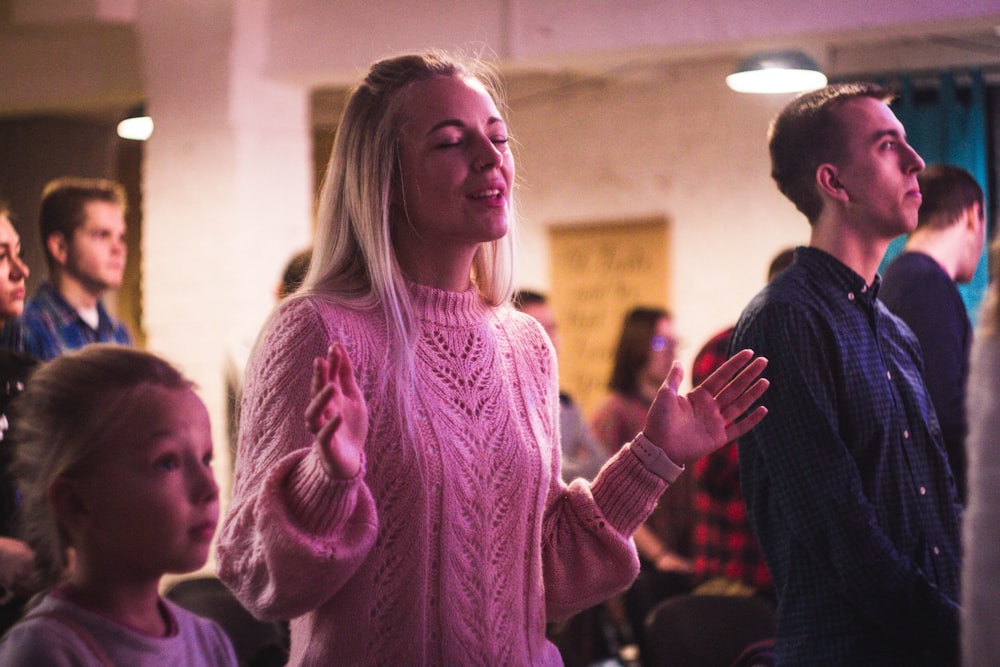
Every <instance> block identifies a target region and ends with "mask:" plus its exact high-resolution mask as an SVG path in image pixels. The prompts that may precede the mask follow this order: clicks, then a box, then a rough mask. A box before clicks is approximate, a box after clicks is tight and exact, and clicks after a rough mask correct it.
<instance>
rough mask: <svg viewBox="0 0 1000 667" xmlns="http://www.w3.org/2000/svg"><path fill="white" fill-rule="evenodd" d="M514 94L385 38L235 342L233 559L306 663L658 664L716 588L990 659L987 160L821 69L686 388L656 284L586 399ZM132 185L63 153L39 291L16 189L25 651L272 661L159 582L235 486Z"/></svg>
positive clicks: (19, 610)
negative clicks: (799, 231)
mask: <svg viewBox="0 0 1000 667" xmlns="http://www.w3.org/2000/svg"><path fill="white" fill-rule="evenodd" d="M501 90H502V89H501V87H500V85H499V81H498V79H497V77H496V75H495V73H494V72H493V71H492V70H490V68H489V67H487V66H486V65H485V64H484V63H482V62H480V61H477V60H473V59H463V58H458V57H455V56H452V55H449V54H445V53H438V52H427V53H420V54H411V55H404V56H398V57H392V58H387V59H384V60H380V61H377V62H375V63H374V64H373V65H372V66H371V69H370V70H369V71H368V73H367V75H366V76H365V78H364V80H363V81H362V82H361V83H360V84H359V86H358V87H357V88H356V89H355V90H354V91H353V92H352V94H351V95H350V97H349V98H348V100H347V104H346V108H345V111H344V114H343V117H342V119H341V123H340V125H339V130H338V133H337V136H336V139H335V144H334V147H333V152H332V155H331V158H330V163H329V165H328V169H327V176H326V179H325V182H324V186H323V190H322V192H321V194H320V199H319V209H318V212H317V225H316V234H315V239H314V245H313V246H312V247H311V248H310V249H308V250H306V251H303V252H302V253H298V254H297V255H296V256H295V257H293V258H292V259H291V260H290V262H289V264H288V265H287V267H286V272H285V275H284V276H283V277H282V280H281V282H280V286H279V287H278V288H277V290H276V306H275V308H274V311H273V312H272V314H271V316H270V318H269V320H268V321H267V322H266V324H265V325H264V327H263V330H262V331H261V333H260V335H259V338H258V339H257V340H256V342H255V343H254V344H253V346H252V350H249V352H248V354H247V356H248V361H246V363H245V364H244V359H243V357H242V356H240V358H239V359H235V360H234V361H233V363H231V364H230V367H229V368H228V370H227V386H228V387H229V390H230V393H231V396H230V398H231V400H230V403H229V414H228V415H227V417H228V418H229V420H230V424H229V427H230V428H229V430H230V435H231V438H232V439H231V442H230V446H231V448H232V451H233V453H234V455H235V483H234V490H233V497H232V502H231V506H230V508H229V511H228V513H227V514H226V516H224V517H221V525H220V527H219V531H218V533H219V534H218V543H217V559H218V577H219V579H220V580H221V582H222V583H224V584H225V586H226V587H227V588H228V591H229V593H228V594H229V595H231V596H232V598H233V600H234V602H236V601H238V604H239V605H242V608H244V609H245V610H247V611H249V613H251V614H252V615H253V616H254V617H256V618H257V619H260V620H262V621H267V622H271V621H273V622H280V623H287V624H288V627H289V632H290V637H289V639H288V644H287V646H285V647H283V650H284V651H287V655H286V654H282V656H281V663H282V664H283V663H284V661H285V660H286V659H287V660H288V664H291V665H331V664H445V665H451V664H490V665H493V664H517V665H529V664H530V665H558V664H567V665H570V666H573V665H577V664H579V665H589V664H594V663H597V662H599V661H601V660H612V661H619V662H621V661H633V662H634V663H635V664H642V662H641V661H642V660H643V659H644V658H645V659H646V660H647V662H646V663H645V664H647V666H650V665H653V664H654V663H653V662H651V661H652V660H653V658H652V656H656V655H658V651H660V650H662V642H660V641H659V637H658V636H657V633H658V632H661V629H660V626H658V625H656V624H654V623H652V621H651V619H653V618H654V617H655V616H656V614H657V613H659V612H660V611H661V610H663V609H664V608H665V604H667V603H668V601H671V600H682V599H683V600H688V599H691V598H697V597H699V596H703V597H702V599H707V598H708V597H709V596H710V597H712V598H713V599H718V600H725V599H747V598H753V599H755V600H757V601H759V602H760V604H762V605H764V606H763V607H755V609H761V608H763V609H766V610H767V613H768V615H769V616H768V617H769V618H773V623H772V625H771V626H770V627H769V628H768V630H767V632H766V636H764V637H760V639H762V640H763V641H762V642H754V643H752V644H749V645H747V646H746V647H740V648H745V649H746V652H745V653H744V656H743V658H742V659H746V656H748V655H751V653H752V652H753V653H752V655H753V656H756V659H759V660H761V661H762V662H759V663H755V664H772V665H773V664H777V665H782V666H784V665H816V664H871V665H886V666H890V665H901V664H906V665H927V666H928V667H930V666H933V665H941V666H944V665H956V664H959V662H960V661H961V662H962V663H963V664H966V665H970V666H971V665H983V664H990V663H991V662H992V661H995V660H996V659H997V656H1000V639H998V638H1000V621H998V620H997V619H1000V584H998V583H997V579H996V577H995V576H994V574H995V573H996V571H997V569H998V568H1000V541H998V540H997V539H996V536H995V533H996V527H997V525H998V523H1000V516H998V510H997V506H998V502H997V501H998V499H997V498H996V497H995V496H996V493H997V491H996V490H997V489H998V488H1000V447H998V442H997V436H996V434H997V433H1000V423H998V417H1000V407H998V400H997V395H998V392H1000V385H998V378H1000V345H998V340H1000V338H998V331H1000V307H998V297H997V275H996V272H997V267H998V266H1000V245H994V246H993V250H992V258H991V260H992V264H991V266H992V267H993V281H992V283H991V291H990V293H989V295H988V298H987V300H986V302H985V305H984V307H983V309H982V312H981V314H980V318H979V328H978V330H977V331H975V334H974V327H973V324H972V321H971V320H970V318H969V316H968V315H967V312H966V309H965V306H964V304H963V302H962V300H961V297H960V295H959V293H958V290H957V287H956V283H961V282H965V281H968V280H969V279H971V277H972V274H973V272H974V271H975V269H976V266H977V265H978V262H979V259H980V257H981V255H982V252H983V247H984V244H985V243H986V238H987V227H988V224H987V217H988V216H987V210H986V200H985V197H984V194H983V190H982V188H981V187H980V186H979V185H978V184H977V183H976V181H975V179H974V178H973V177H972V176H971V175H970V174H968V173H967V172H965V171H964V170H962V169H960V168H958V167H953V166H950V165H934V166H931V167H928V168H926V169H925V166H926V165H925V164H924V162H923V160H922V159H921V157H920V156H919V155H918V154H917V153H916V151H914V150H913V149H912V148H911V147H910V145H909V144H908V143H907V140H906V132H905V128H904V127H903V126H902V124H901V123H900V122H899V121H898V120H897V119H896V117H895V116H894V115H893V113H892V110H891V108H890V107H889V103H890V102H891V95H890V94H889V93H888V91H886V90H884V89H883V88H881V87H879V86H876V85H874V84H836V85H832V86H827V87H825V88H823V89H821V90H818V91H814V92H811V93H806V94H804V95H802V96H799V97H797V98H796V99H795V100H793V101H792V102H791V103H790V104H789V105H787V106H786V107H785V108H784V109H783V110H782V111H781V113H780V114H779V115H778V116H777V117H776V118H775V120H774V122H773V123H772V125H771V128H770V131H769V133H768V148H769V151H770V155H771V162H772V176H773V178H774V180H775V182H776V184H777V186H778V188H779V190H780V191H781V192H782V193H783V194H784V195H785V196H786V197H788V199H790V200H791V201H792V202H793V203H794V204H795V206H796V207H797V208H798V209H799V210H800V211H801V212H802V214H803V215H804V216H805V217H806V219H807V221H808V223H809V242H808V244H807V245H805V246H802V247H798V248H796V249H794V250H791V249H788V250H784V251H782V252H781V253H779V254H778V255H777V256H776V257H775V258H774V260H773V261H772V263H771V266H770V270H769V272H768V282H767V285H766V286H765V287H764V288H763V290H762V291H761V292H760V293H759V294H758V295H757V296H755V297H754V298H753V299H752V300H751V301H750V303H749V304H748V305H747V307H746V309H745V310H744V311H743V313H742V314H741V315H739V314H738V313H732V314H731V315H732V317H733V320H730V321H734V320H735V318H736V316H737V315H739V318H738V320H736V321H735V324H734V325H732V326H730V327H728V328H726V329H725V330H723V331H721V332H719V333H718V334H717V335H715V336H713V337H712V338H711V339H710V340H709V341H707V342H705V343H704V345H703V347H702V348H701V349H700V351H699V353H698V354H697V356H696V357H695V358H694V363H693V368H692V382H691V385H692V389H691V391H690V392H689V393H687V394H682V393H681V392H680V386H681V383H682V379H683V376H684V372H683V369H682V367H681V363H680V361H679V360H678V358H677V347H678V340H679V337H678V333H677V331H676V325H675V322H674V319H673V317H672V314H671V313H670V312H669V311H667V310H666V309H665V308H664V307H663V306H662V305H658V304H636V305H635V307H633V308H631V309H630V310H629V311H628V312H627V314H626V315H625V318H624V321H623V322H622V323H621V331H620V335H619V339H618V343H617V347H616V349H615V351H614V355H613V359H612V360H611V362H612V371H611V374H610V378H609V381H608V392H607V396H606V397H605V399H604V402H602V403H601V404H599V405H598V406H597V407H596V408H595V409H594V410H593V411H591V413H590V414H589V415H585V414H584V412H583V410H582V409H581V407H580V405H579V404H578V403H577V402H576V401H575V400H574V397H573V396H571V395H570V394H569V393H567V392H566V390H565V388H564V387H562V386H561V385H560V383H559V377H558V371H557V369H558V361H557V356H558V354H559V353H560V352H562V350H561V349H560V347H561V345H560V338H559V334H558V322H557V321H556V317H555V312H556V311H555V310H554V309H553V307H552V304H551V303H550V302H549V299H548V298H547V296H546V295H544V294H542V293H539V292H535V291H530V290H520V291H515V287H516V286H517V285H518V283H517V277H516V275H515V274H514V270H513V266H514V261H513V260H514V257H513V255H514V251H515V247H516V234H517V227H518V221H517V216H516V207H515V206H514V200H515V195H516V187H515V162H514V154H513V152H512V151H511V144H510V141H509V137H508V127H507V120H506V119H507V110H506V108H505V107H504V100H503V97H502V94H501ZM126 207H127V202H126V200H125V196H124V193H123V191H122V188H121V187H120V186H119V185H118V184H116V183H114V182H112V181H107V180H102V179H86V178H60V179H58V180H56V181H53V182H52V183H50V184H49V185H48V186H47V187H46V188H45V189H44V191H43V193H42V197H41V206H40V215H39V227H40V238H41V241H42V244H43V246H44V251H45V258H46V262H47V265H48V266H47V267H46V268H47V269H48V277H47V279H46V280H45V281H44V282H42V283H41V285H40V286H39V287H38V289H37V290H36V291H35V293H34V294H32V295H31V298H26V294H25V280H26V279H27V277H28V276H29V273H30V270H29V267H27V266H26V265H25V263H24V262H23V260H22V259H21V247H20V237H19V235H18V232H17V230H16V228H15V225H14V224H13V223H12V221H11V219H12V213H11V211H9V209H8V208H7V207H6V206H5V205H3V204H2V203H0V327H2V328H0V375H2V377H0V379H2V381H3V382H2V384H0V387H2V388H3V391H2V392H0V632H2V633H4V636H3V639H0V663H2V664H41V662H39V661H45V660H50V661H52V662H53V664H69V663H70V662H72V664H88V665H90V664H94V665H109V664H168V663H174V664H184V665H236V664H238V663H239V664H243V663H242V662H240V661H244V656H242V655H238V651H237V650H234V648H233V645H232V643H231V639H232V637H231V636H230V635H228V634H227V631H226V629H225V628H224V627H223V626H222V625H220V624H219V623H217V622H215V621H212V620H209V619H205V618H202V617H200V616H198V615H196V614H194V613H192V612H190V611H188V610H186V609H184V608H183V607H181V606H179V605H178V604H175V603H174V602H172V601H170V600H168V599H166V598H165V597H164V596H163V594H162V590H161V588H162V583H161V579H162V577H163V576H164V575H165V574H168V573H187V572H193V571H196V570H198V569H199V568H201V567H202V566H203V565H204V564H205V562H206V560H207V558H208V555H209V549H210V545H211V544H213V540H214V539H215V538H216V530H217V524H218V523H220V517H219V504H220V503H219V501H220V499H219V489H218V487H217V485H216V483H215V480H214V476H213V473H212V454H213V443H212V438H211V429H210V425H209V417H208V412H207V410H206V408H205V406H204V405H203V404H202V402H201V400H200V399H199V398H198V396H197V393H196V387H194V386H193V385H192V383H191V382H190V381H189V380H188V379H186V378H185V377H184V375H183V374H182V373H181V372H180V371H178V370H177V369H176V368H175V367H174V366H173V365H171V364H170V363H169V362H168V361H166V360H164V359H162V358H160V357H158V356H156V355H154V354H151V353H148V352H143V351H140V350H138V349H135V348H134V347H133V336H132V334H131V333H130V331H129V330H128V328H127V326H125V325H124V324H123V323H122V322H120V321H119V320H117V319H116V318H115V317H114V316H112V315H111V314H110V313H109V311H108V309H107V308H106V307H105V305H104V304H103V303H102V297H104V296H105V295H106V294H107V293H108V292H109V290H113V289H116V288H118V287H120V286H121V284H122V279H123V273H124V269H125V263H126V260H127V247H126V243H125V230H126V223H125V212H126ZM901 234H909V235H910V236H909V240H908V242H907V245H906V248H905V252H904V253H903V254H902V255H901V256H900V257H899V258H898V259H896V260H895V262H894V263H893V264H892V265H891V266H890V267H889V269H888V270H887V271H886V272H885V274H884V281H883V277H882V276H880V275H879V273H878V266H879V263H880V262H881V261H882V258H883V256H884V255H885V252H886V248H887V247H888V245H889V242H890V241H891V240H892V239H893V238H895V237H897V236H899V235H901ZM569 352H571V351H569ZM244 366H245V372H244ZM765 368H766V372H765ZM765 376H766V378H767V379H764V378H765ZM963 506H967V507H966V508H965V509H964V510H963ZM963 511H964V514H963ZM963 546H964V550H965V551H964V560H963ZM963 568H964V569H963ZM720 608H721V607H720ZM963 614H964V615H963ZM706 625H710V624H707V623H706ZM711 632H714V633H716V634H715V635H709V637H710V640H709V641H712V638H713V637H714V641H715V642H716V644H720V643H725V642H724V639H725V637H726V636H727V633H728V634H732V633H733V632H734V630H733V629H732V628H727V627H721V626H717V627H714V628H711ZM626 648H628V649H629V650H628V651H626V650H624V649H626ZM727 650H728V649H727ZM737 653H739V651H737ZM739 659H741V658H739V656H737V655H733V656H732V662H733V663H735V662H736V661H737V660H739ZM74 661H76V662H74Z"/></svg>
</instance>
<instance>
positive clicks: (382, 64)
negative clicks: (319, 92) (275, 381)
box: [298, 51, 517, 414]
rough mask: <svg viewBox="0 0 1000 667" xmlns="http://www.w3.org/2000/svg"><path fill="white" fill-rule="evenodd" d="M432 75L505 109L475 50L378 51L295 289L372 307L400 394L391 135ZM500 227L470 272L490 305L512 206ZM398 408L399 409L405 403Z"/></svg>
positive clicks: (506, 264)
mask: <svg viewBox="0 0 1000 667" xmlns="http://www.w3.org/2000/svg"><path fill="white" fill-rule="evenodd" d="M435 77H456V78H460V79H473V80H476V81H478V82H479V83H481V84H482V85H483V87H484V88H485V89H486V91H487V93H488V94H489V95H490V96H491V97H492V99H493V101H494V103H495V104H496V105H497V107H498V109H499V110H500V112H501V114H505V113H506V109H505V104H504V97H503V94H502V89H501V86H500V83H499V79H498V77H497V76H496V73H495V72H494V71H493V70H492V68H490V67H489V66H488V65H486V64H485V63H483V62H482V61H480V60H478V59H467V58H463V57H460V56H454V55H449V54H445V53H442V52H436V51H435V52H427V53H420V54H410V55H402V56H396V57H392V58H387V59H385V60H381V61H378V62H376V63H375V64H374V65H372V66H371V69H370V70H369V72H368V75H367V76H366V77H365V79H364V81H363V82H362V83H361V84H360V85H359V86H358V88H356V89H355V90H354V91H353V92H352V94H351V96H350V97H349V99H348V101H347V106H346V107H345V108H344V112H343V115H342V116H341V119H340V124H339V126H338V129H337V136H336V139H335V142H334V145H333V152H332V154H331V156H330V162H329V165H328V167H327V172H326V178H325V179H324V183H323V187H322V189H321V192H320V199H319V206H318V213H317V215H318V222H317V232H316V241H315V247H314V250H313V259H312V263H311V266H310V268H309V273H308V275H307V276H306V279H305V283H304V285H303V289H302V290H300V292H299V293H298V294H299V295H305V294H310V293H312V294H321V295H324V296H326V297H328V298H333V299H335V300H337V301H339V302H341V303H344V304H345V305H348V306H350V307H353V308H359V309H366V308H374V307H381V309H382V310H383V312H384V313H385V320H386V329H387V331H388V335H389V341H388V350H389V353H388V354H387V355H386V360H385V367H384V371H385V372H383V373H381V377H382V378H383V380H384V381H385V382H386V383H388V382H389V381H390V379H391V378H395V380H396V382H395V383H394V385H395V387H396V388H397V394H398V395H399V398H400V399H402V398H403V397H404V395H405V394H406V387H408V386H409V385H410V379H411V378H412V373H413V319H414V313H413V306H412V303H411V299H410V293H409V291H408V289H407V286H406V281H405V279H404V276H403V273H402V271H401V270H400V267H399V264H398V262H397V260H396V255H395V252H394V249H393V245H392V227H391V222H392V221H391V219H390V202H391V201H392V194H393V192H394V191H395V189H396V188H399V187H401V184H400V174H399V168H398V165H399V138H400V131H401V128H402V124H403V123H404V122H405V118H403V114H402V107H403V102H404V100H405V98H406V95H405V93H406V91H407V90H408V89H409V88H410V86H412V85H413V84H414V83H417V82H421V81H427V80H429V79H432V78H435ZM509 213H510V216H509V231H508V233H507V234H506V235H505V236H504V237H503V238H501V239H498V240H496V241H492V242H489V243H484V244H482V245H481V246H480V247H479V250H478V252H477V253H476V255H475V258H474V260H473V267H472V276H471V278H472V280H473V282H474V284H475V286H476V288H477V289H478V291H479V293H480V294H481V296H482V298H483V299H484V300H485V301H486V302H487V303H488V304H490V305H493V306H499V305H502V304H506V303H509V302H510V298H511V295H512V293H513V288H514V248H515V238H516V237H515V234H516V227H517V225H516V213H515V206H514V203H513V200H511V203H510V211H509ZM404 414H406V410H405V409H404Z"/></svg>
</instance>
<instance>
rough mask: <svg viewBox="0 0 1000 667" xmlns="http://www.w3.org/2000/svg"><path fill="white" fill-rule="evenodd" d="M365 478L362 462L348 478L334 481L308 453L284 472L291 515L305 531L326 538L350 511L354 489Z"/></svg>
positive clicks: (355, 501)
mask: <svg viewBox="0 0 1000 667" xmlns="http://www.w3.org/2000/svg"><path fill="white" fill-rule="evenodd" d="M364 478H365V459H364V455H362V459H361V470H360V471H359V472H358V474H357V475H355V476H354V477H353V478H352V479H344V480H339V479H334V478H332V477H330V475H329V474H328V473H327V472H326V469H325V468H323V464H322V463H321V462H320V460H319V457H318V456H316V455H315V454H314V453H312V452H310V453H309V454H307V455H306V456H304V457H302V458H301V459H299V461H298V463H297V464H296V465H294V466H293V467H292V469H291V470H290V471H289V472H288V476H287V478H286V482H285V483H286V487H285V492H286V493H287V494H288V505H289V510H290V511H291V514H292V516H294V517H295V518H296V519H297V520H298V521H299V523H300V524H301V525H302V526H303V527H304V528H305V529H306V530H307V531H309V532H312V533H315V534H317V535H326V534H327V533H328V532H330V531H331V530H332V529H334V528H335V527H336V526H338V525H341V524H343V523H344V522H345V521H346V520H347V519H348V518H349V517H350V516H351V514H352V513H353V512H354V508H355V505H356V504H357V495H358V494H357V488H358V486H359V484H360V483H361V481H362V480H363V479H364Z"/></svg>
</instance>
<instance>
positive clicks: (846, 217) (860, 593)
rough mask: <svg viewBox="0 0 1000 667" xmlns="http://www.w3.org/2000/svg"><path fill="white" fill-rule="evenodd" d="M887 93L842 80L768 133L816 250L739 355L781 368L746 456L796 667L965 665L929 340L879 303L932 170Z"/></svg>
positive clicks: (753, 316) (948, 482) (781, 621)
mask: <svg viewBox="0 0 1000 667" xmlns="http://www.w3.org/2000/svg"><path fill="white" fill-rule="evenodd" d="M889 99H890V96H889V95H888V94H887V93H886V91H884V90H883V89H881V88H879V87H878V86H874V85H870V84H839V85H834V86H828V87H827V88H824V89H822V90H819V91H815V92H812V93H807V94H805V95H802V96H800V97H799V98H797V99H796V100H794V101H793V102H792V103H790V104H789V105H788V106H787V107H785V109H784V110H783V111H782V112H781V113H780V114H779V115H778V117H777V118H776V119H775V121H774V122H773V123H772V125H771V129H770V132H769V148H770V151H771V164H772V176H773V177H774V179H775V181H776V182H777V184H778V187H779V189H780V190H781V191H782V193H784V194H785V195H786V196H787V197H788V198H789V199H790V200H791V201H792V202H793V203H795V205H796V207H797V208H798V209H799V210H800V211H801V212H802V213H804V214H805V216H806V217H807V218H808V219H809V222H810V225H811V227H812V230H811V237H810V243H809V247H801V248H797V249H796V251H795V260H794V262H793V263H792V265H791V266H790V267H789V268H787V269H785V271H783V272H782V273H781V274H780V275H778V276H777V277H776V278H775V279H774V280H773V281H772V282H771V283H769V284H768V285H767V286H766V287H765V288H764V289H763V291H761V292H760V293H759V294H758V295H757V296H756V297H754V299H753V300H752V301H751V302H750V304H749V305H748V306H747V307H746V309H745V310H744V311H743V315H742V316H741V317H740V320H739V322H738V324H737V327H736V332H735V336H734V341H733V347H732V349H741V348H744V347H749V348H752V349H753V350H754V351H756V352H757V353H758V354H761V355H763V356H765V357H767V358H768V359H769V364H768V369H767V375H768V378H769V379H770V380H771V389H770V391H769V392H768V394H767V396H766V397H764V399H763V403H764V404H765V405H767V407H768V409H769V413H768V416H767V419H765V420H764V421H763V422H762V423H761V425H760V426H759V427H757V428H756V429H755V430H754V431H752V432H751V433H750V434H748V435H747V436H745V437H743V438H741V439H740V442H739V458H740V477H741V480H742V483H743V494H744V496H745V499H746V502H747V507H748V510H749V515H750V519H751V524H752V527H753V530H754V532H755V533H756V534H757V537H758V539H759V541H760V544H761V547H762V548H763V551H764V556H765V559H766V561H767V565H768V568H769V569H770V571H771V574H772V577H773V580H774V588H775V593H776V594H777V598H778V626H777V631H776V637H775V654H776V658H777V664H778V665H781V666H784V665H803V666H805V665H808V666H810V667H812V666H815V665H884V666H885V667H897V666H899V665H907V666H908V667H913V666H919V665H927V666H930V665H950V664H955V663H956V650H957V649H956V646H957V637H958V614H959V607H958V602H957V601H958V590H959V587H958V574H959V559H960V553H959V552H960V543H959V516H960V512H961V509H960V504H959V500H958V495H957V492H956V488H955V483H954V478H953V476H952V474H951V470H950V469H949V467H948V460H947V457H946V454H945V449H944V442H943V438H942V434H941V428H940V426H939V424H938V420H937V417H936V415H935V413H934V407H933V405H932V403H931V400H930V397H929V395H928V392H927V389H926V387H925V386H924V382H923V378H922V367H923V361H922V358H921V355H920V348H919V345H918V343H917V340H916V338H915V337H914V335H913V333H912V332H911V331H910V329H909V328H907V327H906V325H905V324H903V323H902V321H901V320H899V319H898V318H897V317H895V316H894V315H892V314H891V313H890V312H889V311H888V310H887V309H886V308H885V306H883V305H882V303H881V302H880V301H879V300H878V299H877V296H878V290H879V284H880V278H879V276H878V275H877V269H878V266H879V263H880V262H881V260H882V257H883V255H884V254H885V251H886V248H887V246H888V244H889V242H890V241H891V240H892V239H893V238H895V237H896V236H899V235H900V234H904V233H907V232H910V231H912V230H913V229H914V228H915V227H916V224H917V210H918V209H919V207H920V202H921V196H920V189H919V187H918V185H917V173H918V172H920V171H921V170H922V169H923V167H924V162H923V160H921V158H920V156H919V155H917V153H916V152H915V151H914V150H913V149H912V148H911V147H910V146H909V144H907V143H906V136H905V130H904V128H903V126H902V124H900V122H899V120H897V119H896V117H895V115H894V114H893V113H892V111H891V110H890V108H889V107H888V106H887V102H888V101H889Z"/></svg>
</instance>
